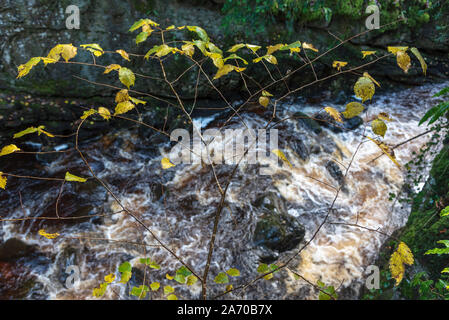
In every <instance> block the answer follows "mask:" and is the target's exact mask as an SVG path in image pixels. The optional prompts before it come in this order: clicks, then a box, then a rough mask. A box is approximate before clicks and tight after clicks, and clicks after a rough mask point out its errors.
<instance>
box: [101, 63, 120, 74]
mask: <svg viewBox="0 0 449 320" xmlns="http://www.w3.org/2000/svg"><path fill="white" fill-rule="evenodd" d="M120 68H121V66H120V65H118V64H115V63H113V64H110V65H108V66H107V67H106V68H105V69H104V73H105V74H108V73H109V72H111V71H112V70H117V69H120Z"/></svg>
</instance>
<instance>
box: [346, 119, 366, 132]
mask: <svg viewBox="0 0 449 320" xmlns="http://www.w3.org/2000/svg"><path fill="white" fill-rule="evenodd" d="M362 124H363V119H362V118H361V117H359V116H357V117H354V118H351V119H344V124H343V127H344V128H345V129H347V130H355V129H357V128H358V127H360V126H361V125H362Z"/></svg>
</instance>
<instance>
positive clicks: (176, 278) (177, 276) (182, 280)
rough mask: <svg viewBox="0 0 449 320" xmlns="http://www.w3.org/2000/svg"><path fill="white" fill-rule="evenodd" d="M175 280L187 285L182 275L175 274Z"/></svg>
mask: <svg viewBox="0 0 449 320" xmlns="http://www.w3.org/2000/svg"><path fill="white" fill-rule="evenodd" d="M174 280H175V281H176V282H179V283H186V278H185V277H184V276H183V275H182V274H179V273H177V274H175V278H174Z"/></svg>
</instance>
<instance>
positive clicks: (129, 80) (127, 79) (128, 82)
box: [118, 67, 136, 89]
mask: <svg viewBox="0 0 449 320" xmlns="http://www.w3.org/2000/svg"><path fill="white" fill-rule="evenodd" d="M118 77H119V79H120V82H121V83H123V84H124V85H125V86H127V87H128V89H129V87H130V86H133V85H134V81H135V80H136V76H135V75H134V72H132V71H131V70H130V69H128V68H124V67H122V68H120V70H119V71H118Z"/></svg>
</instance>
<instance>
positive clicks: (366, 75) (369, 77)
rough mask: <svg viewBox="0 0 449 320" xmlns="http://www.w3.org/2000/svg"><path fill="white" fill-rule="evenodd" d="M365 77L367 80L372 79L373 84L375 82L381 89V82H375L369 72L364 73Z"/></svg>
mask: <svg viewBox="0 0 449 320" xmlns="http://www.w3.org/2000/svg"><path fill="white" fill-rule="evenodd" d="M363 76H364V77H365V78H368V79H370V80H371V81H372V82H374V83H375V84H376V85H377V86H378V87H379V88H380V84H379V82H377V81H376V80H374V78H373V77H371V75H370V74H369V73H368V72H364V73H363Z"/></svg>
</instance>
